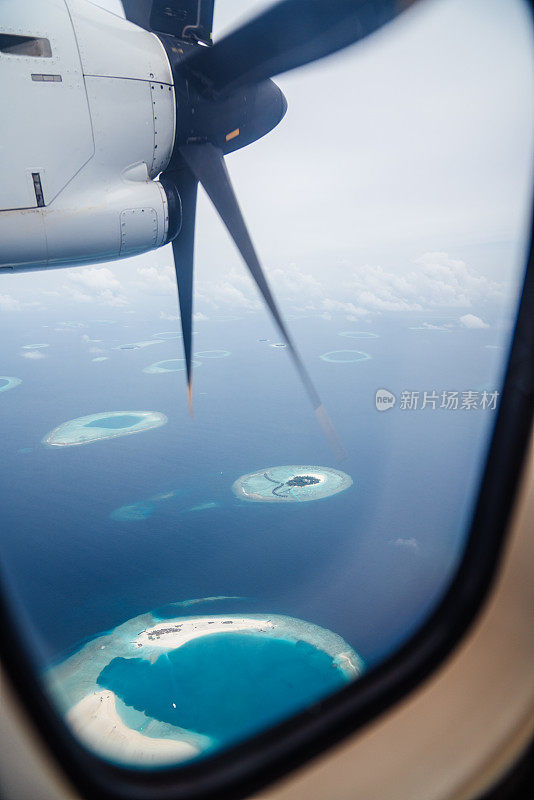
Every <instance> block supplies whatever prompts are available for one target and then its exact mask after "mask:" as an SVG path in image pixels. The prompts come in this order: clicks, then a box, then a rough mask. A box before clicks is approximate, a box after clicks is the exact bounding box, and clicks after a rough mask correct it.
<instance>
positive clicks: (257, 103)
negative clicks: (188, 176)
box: [160, 35, 287, 169]
mask: <svg viewBox="0 0 534 800" xmlns="http://www.w3.org/2000/svg"><path fill="white" fill-rule="evenodd" d="M160 39H161V40H162V42H163V44H164V46H165V49H166V50H167V54H168V56H169V60H170V62H171V67H172V72H173V77H174V88H175V96H176V135H175V139H174V149H173V155H172V158H171V161H170V164H169V166H168V169H173V168H174V167H175V166H176V164H177V163H178V162H179V160H180V159H179V154H178V150H179V148H180V147H183V146H184V145H186V144H194V143H197V142H198V143H206V142H209V143H210V144H212V145H214V146H215V147H217V148H219V149H220V150H221V151H222V152H223V154H224V155H226V154H227V153H231V152H232V151H234V150H238V149H239V148H241V147H245V146H246V145H248V144H251V143H252V142H255V141H257V140H258V139H261V137H262V136H265V135H266V134H267V133H269V132H270V131H272V130H273V128H275V127H276V126H277V125H278V123H279V122H280V121H281V120H282V119H283V117H284V115H285V113H286V111H287V101H286V98H285V97H284V95H283V93H282V90H281V89H280V88H279V87H278V86H277V85H276V84H275V83H274V82H273V81H271V80H264V81H261V82H260V83H257V84H254V85H252V86H247V87H244V88H240V89H238V90H236V91H235V92H232V94H230V95H228V96H225V97H223V98H216V97H213V96H209V95H208V94H207V93H206V92H205V91H204V89H203V87H202V82H201V80H200V79H199V78H198V76H196V75H195V74H194V73H192V72H191V71H190V70H189V68H188V56H189V53H190V52H191V51H194V50H196V49H197V48H196V47H195V46H188V45H187V44H185V43H184V42H180V46H179V47H178V46H177V44H176V39H174V37H168V36H164V35H160Z"/></svg>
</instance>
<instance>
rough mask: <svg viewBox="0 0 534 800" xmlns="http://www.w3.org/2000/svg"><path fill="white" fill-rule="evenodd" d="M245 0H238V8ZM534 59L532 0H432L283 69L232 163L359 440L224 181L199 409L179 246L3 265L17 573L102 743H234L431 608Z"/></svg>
mask: <svg viewBox="0 0 534 800" xmlns="http://www.w3.org/2000/svg"><path fill="white" fill-rule="evenodd" d="M102 5H104V2H103V1H102ZM263 5H264V4H261V3H260V4H258V6H262V7H263ZM249 10H250V3H244V2H243V3H238V2H237V0H234V2H232V3H228V5H227V6H226V4H223V3H220V4H219V6H218V7H217V9H216V17H215V22H216V26H215V29H216V31H217V30H218V29H220V28H225V27H228V26H231V25H232V24H233V23H234V19H235V17H237V16H239V14H240V13H241V12H242V11H247V12H248V11H249ZM15 40H16V41H15ZM19 40H24V41H19ZM39 42H41V43H42V42H47V40H41V39H32V38H29V37H15V36H10V35H9V36H8V35H6V34H2V35H1V36H0V49H1V50H2V52H4V53H23V52H24V51H23V50H21V49H20V48H23V47H30V46H31V47H33V48H36V47H37V44H36V43H39ZM25 43H26V44H25ZM30 43H31V45H30ZM47 44H48V43H47ZM39 46H40V47H42V45H39ZM45 49H46V48H44V47H43V49H42V51H40V52H39V53H37V52H36V51H35V50H34V51H32V52H31V53H30V52H29V51H28V50H26V51H25V52H24V54H26V55H30V54H33V55H37V54H39V55H46V54H47V53H46V52H43V51H44V50H45ZM48 55H50V52H49V53H48ZM531 57H532V40H531V27H530V18H529V15H528V9H527V6H526V4H523V3H522V2H520V1H519V0H517V2H510V0H495V1H494V2H492V3H491V4H488V3H486V2H484V1H483V0H435V2H429V3H425V2H422V3H420V4H419V5H417V6H416V7H414V8H413V9H412V10H410V11H409V12H407V13H406V14H405V15H404V16H403V17H401V18H399V19H398V20H396V21H395V22H393V23H392V24H391V25H389V26H387V27H386V28H384V29H382V30H381V31H379V32H377V33H376V34H374V35H373V36H371V37H370V38H369V39H368V40H366V41H364V42H362V43H361V45H359V46H357V47H355V48H351V49H348V50H347V51H344V52H342V53H340V54H338V55H336V56H334V57H332V58H330V59H326V60H324V61H321V62H318V63H316V64H314V65H312V66H309V67H304V68H302V69H299V70H295V71H294V72H291V73H288V74H287V75H282V76H280V77H279V78H276V82H277V84H278V85H279V86H280V88H281V89H282V91H283V93H284V95H285V97H286V98H287V103H288V111H287V114H286V116H285V118H284V120H283V122H282V123H281V124H280V125H279V126H278V127H277V128H276V129H275V130H274V131H273V132H272V133H270V134H269V135H268V136H267V137H266V138H265V139H264V140H262V141H259V142H257V143H256V144H254V145H253V146H251V147H250V148H244V149H243V150H241V151H238V152H236V153H232V154H231V155H230V156H229V157H228V158H227V164H228V169H229V172H230V174H231V176H232V180H233V182H234V185H235V188H236V192H237V193H238V195H239V199H240V204H241V207H242V209H243V212H244V214H245V216H246V219H247V222H248V224H249V225H250V229H251V231H252V235H253V238H254V241H255V243H256V245H257V248H258V251H259V253H260V255H261V260H262V263H263V265H264V267H265V270H266V272H267V276H268V279H269V281H270V283H271V285H272V288H273V293H274V295H275V296H276V298H277V299H278V302H279V304H280V307H281V309H282V313H283V315H284V318H285V319H286V321H287V324H288V327H289V330H290V332H291V335H292V337H293V339H294V341H295V342H296V344H297V346H298V348H299V350H300V353H301V357H302V360H303V362H304V364H305V366H306V369H307V370H308V371H309V373H310V375H311V377H312V379H313V382H314V384H315V386H316V387H317V389H318V391H319V393H320V395H321V399H322V401H323V402H324V405H325V407H326V409H327V411H328V414H329V416H330V418H331V420H332V423H333V425H334V427H335V429H336V432H337V436H338V437H339V440H340V442H341V444H342V447H343V449H344V451H345V452H346V457H345V458H343V459H338V458H336V457H335V456H334V455H333V453H332V451H331V449H330V447H329V444H328V442H327V441H326V440H325V437H324V435H323V432H322V430H321V428H320V427H319V426H318V425H317V422H316V419H315V417H314V414H313V412H312V410H311V409H310V407H309V402H308V398H307V397H306V395H305V393H304V392H303V391H302V387H301V384H300V382H299V377H298V375H297V374H296V372H295V369H294V367H293V364H292V362H291V360H290V358H289V355H290V353H289V352H288V346H287V342H286V341H284V339H283V337H281V334H280V332H279V331H278V330H277V328H276V327H275V326H274V325H273V323H272V322H271V318H270V316H269V314H268V312H267V310H266V308H265V307H264V305H263V303H262V301H261V299H260V297H259V295H258V293H257V292H256V289H255V287H254V285H253V283H252V281H251V280H250V278H249V277H248V274H247V273H246V272H245V269H244V267H243V266H242V263H241V261H240V259H239V256H238V254H237V252H236V251H235V249H234V248H233V245H232V243H231V241H230V239H229V237H227V235H226V233H225V232H224V228H223V227H222V225H221V222H220V220H219V218H218V216H217V215H216V213H215V212H214V211H213V208H212V207H211V205H210V203H209V200H208V198H207V196H206V194H204V193H203V192H200V196H199V204H198V210H197V227H196V245H195V246H196V254H195V300H194V302H195V305H194V317H193V327H194V331H193V337H194V338H193V350H192V359H193V374H194V380H193V404H194V418H193V419H191V417H190V415H189V413H188V405H187V397H186V391H185V383H186V381H185V374H186V362H185V360H184V352H183V346H182V334H181V331H180V318H179V315H178V310H177V309H178V306H177V300H176V285H175V277H174V270H173V268H172V253H171V250H170V247H166V248H164V249H161V250H158V251H154V252H151V253H148V254H146V255H142V256H136V257H133V258H128V259H125V260H123V261H121V262H109V263H100V264H97V265H94V266H88V265H86V266H81V267H70V268H67V269H60V270H46V269H45V270H41V271H35V272H27V273H20V274H17V273H16V271H15V272H11V271H9V274H4V275H0V308H1V309H2V314H1V315H0V341H1V342H2V345H1V360H0V372H1V373H2V375H1V376H0V431H1V440H2V443H3V444H2V459H3V469H2V471H1V475H0V496H1V497H2V532H3V535H2V539H1V542H0V551H1V554H2V560H3V564H4V584H5V589H6V591H7V593H8V596H9V598H10V602H11V608H12V613H13V614H14V616H15V619H16V620H17V626H18V629H19V631H20V632H21V634H22V635H23V636H24V637H25V641H26V644H27V647H28V648H29V650H30V652H31V657H32V664H33V669H34V670H35V671H36V673H37V674H38V675H39V676H40V680H41V681H42V685H43V687H44V688H45V691H46V692H47V693H48V696H49V697H50V698H52V700H53V703H54V704H55V707H56V708H57V710H58V712H59V713H60V715H61V716H62V718H63V719H65V720H66V722H67V725H68V727H69V728H70V730H71V731H72V732H73V733H74V735H75V737H76V738H77V739H78V740H79V741H81V742H82V744H83V745H85V746H86V747H87V748H88V750H89V751H91V752H93V753H96V754H97V755H99V756H101V757H102V758H104V759H106V760H108V761H110V762H112V763H114V764H120V765H125V766H129V767H131V766H134V767H136V768H143V769H146V770H149V769H152V768H155V767H158V768H160V767H162V766H169V765H176V764H184V765H185V764H189V763H190V762H194V760H195V759H206V758H207V757H209V756H212V755H216V754H218V753H220V752H221V751H225V750H227V749H228V748H230V747H232V746H234V745H239V744H241V743H243V742H245V741H246V740H247V739H249V738H250V737H253V736H255V735H256V734H260V733H263V732H264V731H266V730H269V729H271V728H272V727H273V726H275V725H276V724H278V723H280V722H282V721H284V720H287V719H288V718H289V717H291V716H292V715H294V714H297V713H298V712H301V711H303V710H305V709H307V708H310V707H314V708H315V709H317V706H316V704H317V703H319V702H320V701H321V700H322V699H324V698H326V697H329V696H331V695H332V694H334V693H336V692H337V691H338V690H340V689H343V688H345V687H347V686H349V685H351V684H352V683H353V682H357V681H358V680H359V679H360V678H361V677H362V676H364V675H366V674H368V673H370V672H371V671H373V670H374V669H375V668H376V667H377V666H378V665H380V664H382V663H383V662H384V661H385V660H386V659H387V658H389V657H390V656H392V655H393V654H394V653H395V652H396V651H397V650H398V648H399V647H400V646H401V645H403V644H404V643H406V642H407V640H408V639H409V638H410V636H411V635H412V634H414V633H415V632H416V631H417V630H418V629H419V628H420V626H421V625H422V624H423V623H424V622H425V620H427V619H428V617H429V615H430V614H431V613H432V611H433V610H434V609H435V608H436V606H437V605H438V603H439V601H440V599H441V598H442V597H443V595H444V593H445V591H446V590H447V588H448V587H449V585H450V583H451V581H452V579H453V577H454V575H455V572H456V570H457V568H458V566H459V565H460V563H461V560H462V555H463V553H464V550H465V547H466V544H467V541H468V536H469V531H470V524H471V520H472V515H473V509H474V506H475V503H476V500H477V493H478V489H479V484H480V479H481V475H482V471H483V469H484V464H485V459H486V455H487V451H488V446H489V442H490V439H491V435H492V431H493V428H494V425H495V421H496V418H497V414H498V411H499V403H500V398H501V394H502V389H503V376H504V372H505V369H506V365H507V359H508V353H509V349H510V346H511V342H512V336H513V330H514V324H515V320H516V316H517V308H518V301H519V297H520V293H521V289H522V285H523V279H524V265H525V260H526V252H527V245H528V236H529V227H528V226H529V219H528V215H529V212H530V201H531V197H530V190H531V181H532V144H533V136H532V131H533V125H532V121H533V111H534V105H533V98H534V92H533V91H532V89H533V80H532V72H531ZM43 175H44V177H43V181H45V180H46V177H47V176H46V173H43ZM1 213H11V212H0V214H1ZM23 244H24V243H23V242H22V241H21V247H22V246H23ZM0 272H2V270H0ZM6 272H7V271H6Z"/></svg>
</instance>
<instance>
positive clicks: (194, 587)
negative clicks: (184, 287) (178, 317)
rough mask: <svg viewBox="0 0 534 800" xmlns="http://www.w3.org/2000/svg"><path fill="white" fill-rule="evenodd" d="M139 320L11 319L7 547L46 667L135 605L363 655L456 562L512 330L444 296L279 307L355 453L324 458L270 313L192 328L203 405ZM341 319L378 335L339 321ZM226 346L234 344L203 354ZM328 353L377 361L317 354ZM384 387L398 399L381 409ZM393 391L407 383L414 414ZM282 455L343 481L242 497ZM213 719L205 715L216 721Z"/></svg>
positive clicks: (5, 444)
mask: <svg viewBox="0 0 534 800" xmlns="http://www.w3.org/2000/svg"><path fill="white" fill-rule="evenodd" d="M147 316H148V315H143V314H142V312H140V311H138V312H137V313H136V314H133V315H132V314H129V315H128V314H126V313H123V312H122V311H117V312H114V313H112V314H110V315H109V319H108V320H107V321H102V320H95V319H92V318H89V317H88V316H87V315H86V316H84V317H83V318H81V319H75V320H74V321H67V322H68V324H64V322H61V321H58V320H57V319H54V318H52V317H51V316H49V317H46V316H44V315H41V316H39V315H32V316H30V315H22V318H21V317H18V318H17V322H16V323H15V324H11V325H10V326H9V327H8V326H7V324H5V323H3V324H2V331H1V335H2V341H3V348H2V350H3V360H2V365H1V368H0V372H1V373H2V374H3V375H6V376H15V377H18V378H20V379H21V380H22V382H21V383H20V384H19V385H17V386H14V388H13V389H10V390H8V391H4V392H2V394H0V418H1V430H2V459H3V465H2V466H3V469H2V474H1V477H0V481H1V488H0V494H1V497H2V531H3V535H2V543H1V551H2V560H3V564H4V571H5V576H6V581H7V583H8V586H9V589H10V592H11V594H12V597H13V600H14V607H15V611H16V613H17V614H19V617H20V620H21V625H23V626H24V628H25V630H26V631H27V636H28V642H29V645H30V647H31V650H32V653H33V657H34V660H35V664H36V668H38V669H39V670H44V669H46V668H48V667H50V666H51V665H53V664H57V663H59V662H61V660H62V659H64V658H65V657H67V656H68V655H69V654H71V653H73V652H76V650H77V649H79V648H80V647H81V645H82V644H83V643H84V642H86V641H88V640H91V639H92V637H95V636H97V635H99V634H101V633H102V632H105V631H108V632H109V631H112V630H113V629H114V628H115V627H116V626H118V625H120V624H122V623H124V622H125V621H126V620H129V619H131V618H133V617H136V616H137V615H139V614H143V613H145V612H147V611H152V612H154V613H155V615H156V616H157V617H160V618H164V617H166V616H167V617H173V616H180V617H184V616H187V615H189V614H192V615H198V614H241V615H245V614H254V613H263V614H281V615H287V616H290V617H295V618H297V619H301V620H305V621H307V622H310V623H314V624H315V625H319V626H321V627H323V628H326V629H328V630H330V631H333V632H334V633H336V634H338V635H340V636H341V637H343V639H344V640H345V641H346V642H347V643H348V644H349V645H350V646H351V647H352V648H353V649H354V650H355V651H356V653H358V655H359V656H360V657H361V658H362V659H363V660H364V662H365V664H366V667H367V668H368V669H369V668H371V667H372V666H373V665H374V664H376V663H378V662H380V661H381V660H382V659H384V658H385V657H387V656H388V655H390V654H391V653H392V652H393V651H394V650H395V649H396V648H397V647H398V646H399V645H400V644H401V643H402V642H403V641H405V640H406V638H407V637H408V636H409V635H410V634H411V633H412V632H413V631H414V630H415V629H416V628H417V627H418V626H419V625H420V624H421V623H422V622H423V621H424V620H425V618H426V617H427V615H428V614H429V613H430V612H431V611H432V609H433V608H434V607H435V606H436V604H437V603H438V601H439V599H440V597H441V596H442V595H443V592H444V591H445V590H446V588H447V586H448V584H449V582H450V580H451V577H452V575H453V573H454V570H455V567H456V566H457V564H458V562H459V559H460V558H461V555H462V552H463V549H464V547H465V543H466V538H467V534H468V531H469V521H470V518H471V514H472V511H473V505H474V502H475V499H476V493H477V487H478V484H479V481H480V477H481V470H482V467H483V463H484V457H485V454H486V451H487V447H488V444H489V438H490V435H491V431H492V427H493V425H494V422H495V418H496V412H495V410H493V409H492V408H481V407H480V403H481V398H482V394H483V392H487V393H490V392H493V391H500V389H501V385H500V384H501V377H502V371H503V365H504V363H505V360H506V354H507V348H508V345H509V337H510V331H509V330H508V331H507V330H504V329H495V328H492V329H482V330H471V329H466V328H462V327H460V326H458V324H457V323H456V322H455V320H456V319H457V314H456V312H455V311H453V310H450V311H449V312H447V311H446V310H445V311H443V310H442V311H441V312H440V313H439V314H437V313H434V314H431V315H429V314H428V313H425V314H423V313H421V314H418V313H414V312H410V313H405V312H403V313H401V312H396V313H395V314H384V315H383V316H382V317H381V318H380V319H379V321H375V322H373V324H372V325H369V324H368V325H367V326H366V325H365V324H363V323H362V322H358V323H347V321H346V320H344V319H343V318H339V319H336V318H334V319H323V318H320V317H317V316H310V317H307V316H306V315H303V316H302V317H296V318H293V319H291V320H290V322H289V324H290V327H291V330H292V332H293V335H294V338H295V340H296V342H297V344H298V346H299V348H300V350H301V353H302V356H303V359H304V362H305V363H306V365H307V366H308V368H309V371H310V373H311V375H312V378H313V380H314V381H315V383H316V386H317V388H318V390H319V393H320V394H321V397H322V399H323V402H324V404H325V406H326V408H327V410H328V412H329V414H330V416H331V418H332V421H333V423H334V425H335V427H336V429H337V432H338V435H339V437H340V439H341V440H342V442H343V444H344V446H345V449H346V451H347V459H346V460H345V461H343V462H342V463H336V462H335V461H334V458H333V455H332V453H331V451H330V449H329V446H328V443H327V442H326V441H325V439H324V437H323V434H322V432H321V430H320V428H319V426H318V425H317V423H316V421H315V418H314V415H313V412H312V410H311V408H310V406H309V403H308V401H307V398H306V396H305V394H304V392H303V390H302V388H301V386H300V384H299V381H298V379H297V377H296V374H295V371H294V369H293V366H292V364H291V362H290V359H289V356H288V352H287V350H285V349H284V348H277V347H272V346H271V345H272V344H276V343H279V341H280V339H279V337H278V335H277V334H276V333H275V332H274V331H273V328H272V326H271V323H270V322H269V321H268V319H267V317H266V316H264V315H263V314H250V315H243V316H242V317H241V318H240V317H239V316H237V317H221V318H220V319H210V320H205V321H199V322H198V323H197V324H196V329H197V332H196V334H195V343H194V352H195V353H197V352H198V353H199V354H200V355H199V356H198V358H196V359H195V360H196V361H198V363H199V366H198V367H197V368H196V369H195V376H194V405H195V416H194V419H193V420H191V419H190V418H189V416H188V413H187V400H186V392H185V377H184V376H185V373H184V372H183V371H177V372H165V373H157V372H156V373H151V372H146V368H147V367H150V365H152V364H154V363H156V362H161V361H166V360H170V359H181V357H182V352H181V342H180V340H179V339H172V338H161V337H160V336H158V335H157V334H158V333H162V332H165V331H171V332H172V330H173V329H174V328H175V327H176V325H177V324H178V323H169V322H168V321H166V322H164V323H163V324H162V323H161V322H158V321H155V320H154V319H149V318H147ZM429 326H430V327H429ZM347 331H352V333H353V334H358V333H374V334H375V336H373V337H370V336H361V337H359V336H358V335H353V336H352V337H351V336H347V335H343V336H340V333H345V334H346V332H347ZM264 339H266V340H267V341H261V340H264ZM88 340H89V341H88ZM151 340H152V341H157V342H158V343H157V345H154V346H150V347H148V346H146V347H138V348H134V349H131V348H128V349H125V350H121V349H120V346H121V345H122V344H131V343H136V342H146V341H151ZM35 342H37V343H46V344H48V345H49V346H48V347H46V348H39V349H38V352H39V354H40V355H42V357H39V358H35V357H32V358H28V357H23V354H24V353H28V352H31V349H30V350H24V349H23V347H24V346H25V345H28V344H31V343H35ZM118 348H119V349H118ZM222 349H224V351H227V352H229V354H230V355H227V356H225V357H221V358H217V357H202V355H201V354H202V352H205V351H213V350H222ZM336 350H343V351H347V350H354V351H357V352H358V353H365V354H366V355H367V356H369V357H368V358H361V357H359V356H355V358H358V360H355V361H347V360H345V359H346V355H343V356H341V357H342V358H343V361H341V362H335V361H332V360H331V359H330V360H324V359H321V355H323V354H325V353H329V354H332V352H333V351H336ZM34 352H37V351H34ZM95 354H96V357H98V358H106V359H107V360H102V361H96V362H95V361H93V359H94V358H95ZM379 389H386V390H388V391H389V392H391V393H392V394H393V395H394V396H395V398H396V402H395V405H394V406H393V407H392V408H390V409H389V410H387V411H385V412H384V411H382V412H380V411H378V410H377V408H376V404H375V395H376V392H377V390H379ZM443 391H456V392H459V395H460V401H461V398H462V392H473V393H475V394H476V400H477V404H478V407H476V408H470V409H469V410H468V409H466V408H464V409H461V408H457V409H453V408H440V407H439V406H440V403H441V393H442V392H443ZM403 392H410V393H411V392H418V393H419V395H418V397H417V408H410V407H408V406H407V400H406V397H407V395H403ZM424 392H426V393H427V406H426V408H421V403H422V401H423V394H424ZM434 392H435V393H436V396H437V397H438V400H437V401H434V405H435V406H436V407H435V408H434V407H432V401H428V397H432V396H433V393H434ZM403 398H404V399H403ZM413 402H414V401H413V396H412V403H413ZM138 411H153V412H158V413H160V414H164V415H165V416H166V417H167V419H168V422H167V423H166V424H164V425H161V426H160V427H157V428H154V429H151V430H147V431H143V432H140V433H136V434H135V435H128V436H122V437H117V438H113V439H107V440H103V441H97V442H94V443H90V444H86V445H82V446H75V447H55V448H54V447H49V446H46V445H44V444H43V443H42V439H43V437H44V436H46V434H48V433H49V432H50V431H52V430H53V429H54V428H56V427H58V426H59V425H61V424H62V423H64V422H66V421H68V420H71V419H75V418H77V417H82V416H86V415H91V414H96V413H100V412H123V413H124V415H125V416H126V417H127V416H128V415H131V414H132V413H135V412H138ZM291 464H307V465H316V466H319V467H320V466H328V467H333V468H335V469H339V470H342V471H343V472H345V473H347V474H348V475H349V476H350V477H351V478H352V481H353V483H352V486H350V487H349V488H348V489H347V490H345V491H342V492H340V493H339V494H336V495H333V496H331V497H327V498H325V499H321V500H318V501H316V502H306V503H289V504H286V503H283V502H281V503H257V502H247V501H244V500H241V499H238V498H237V497H236V496H235V495H234V494H233V493H232V489H231V487H232V484H233V483H234V481H236V480H237V479H238V478H239V477H240V476H241V475H244V474H246V473H250V472H254V471H256V470H265V469H267V468H270V467H275V466H277V465H291ZM124 509H126V511H125V510H124ZM128 509H129V510H128ZM203 598H208V599H207V600H204V601H203V602H202V603H193V604H188V603H187V601H189V600H191V599H203ZM209 598H214V599H209ZM224 598H230V599H224ZM184 601H186V602H185V603H184ZM182 603H184V604H183V605H182ZM176 604H178V605H176ZM237 635H238V634H234V636H237ZM260 639H261V637H249V638H248V640H247V644H246V646H247V647H250V648H254V647H256V645H257V641H256V640H260ZM187 647H188V648H189V650H190V652H191V654H192V655H199V653H200V652H202V653H207V652H208V650H210V648H211V649H213V648H215V649H217V650H218V651H220V653H221V657H223V655H224V648H225V647H226V645H225V644H224V636H219V637H212V640H210V638H209V637H208V638H207V639H206V640H198V641H195V642H191V643H189V644H188V645H187ZM280 648H283V644H280ZM275 650H276V647H275V648H274V649H273V650H272V653H271V654H270V655H272V656H273V658H274V657H276V656H277V653H275ZM269 657H270V656H269ZM170 658H172V655H171V656H170ZM181 658H182V659H183V660H184V661H183V663H184V664H185V665H186V666H187V659H185V657H184V655H183V653H182V655H181ZM180 663H182V662H180ZM158 665H159V661H158V662H157V663H156V664H152V665H150V666H145V669H147V670H148V673H147V674H150V675H152V676H153V675H154V674H155V673H156V672H158V670H160V669H162V667H161V666H158ZM184 668H185V667H184ZM134 674H136V673H134V672H133V673H132V675H134ZM113 676H114V673H113V670H112V669H111V667H110V671H109V674H108V675H107V678H106V680H107V681H108V684H109V688H111V687H112V686H114V687H115V689H116V690H117V693H118V695H119V696H120V697H122V698H123V700H125V702H126V703H127V702H128V689H127V687H126V688H123V690H122V691H119V690H118V689H117V686H116V685H115V682H114V677H113ZM320 680H322V678H321V679H320ZM222 716H224V715H222ZM222 716H220V715H219V716H217V714H215V712H214V717H213V719H212V722H211V723H209V724H210V725H212V727H213V731H212V732H215V733H214V735H215V736H216V735H217V731H218V730H219V728H218V726H219V725H220V724H223V722H221V720H222ZM168 721H169V722H170V721H171V720H170V719H169V720H168ZM267 722H268V720H266V723H267ZM193 727H194V726H193ZM208 727H209V726H208ZM195 730H197V728H195Z"/></svg>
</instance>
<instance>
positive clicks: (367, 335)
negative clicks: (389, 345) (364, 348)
mask: <svg viewBox="0 0 534 800" xmlns="http://www.w3.org/2000/svg"><path fill="white" fill-rule="evenodd" d="M339 335H340V336H346V337H347V339H378V333H371V331H339Z"/></svg>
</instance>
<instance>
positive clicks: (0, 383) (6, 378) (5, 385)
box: [0, 375, 22, 392]
mask: <svg viewBox="0 0 534 800" xmlns="http://www.w3.org/2000/svg"><path fill="white" fill-rule="evenodd" d="M21 383H22V380H21V379H20V378H14V377H13V376H11V375H0V392H7V391H8V389H14V388H15V386H19V384H21Z"/></svg>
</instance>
